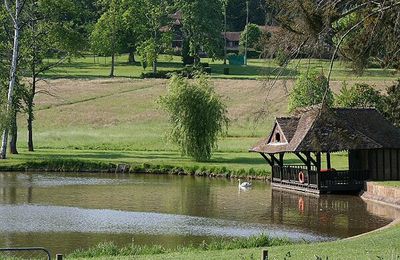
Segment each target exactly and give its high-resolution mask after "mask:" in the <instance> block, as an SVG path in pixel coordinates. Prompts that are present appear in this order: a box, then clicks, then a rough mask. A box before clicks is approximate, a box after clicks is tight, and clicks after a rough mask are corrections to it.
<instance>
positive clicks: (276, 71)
mask: <svg viewBox="0 0 400 260" xmlns="http://www.w3.org/2000/svg"><path fill="white" fill-rule="evenodd" d="M127 61H128V55H126V54H125V55H120V56H118V57H117V62H116V68H115V73H116V75H117V77H130V78H139V77H140V75H141V74H142V73H143V72H149V71H151V69H150V68H147V70H146V71H145V70H143V68H142V66H141V64H140V63H139V62H137V63H134V64H128V63H127ZM50 62H51V60H50ZM201 62H206V63H209V64H210V66H211V69H212V74H211V75H212V77H213V78H224V79H261V78H265V77H267V78H274V77H276V76H278V75H279V76H280V77H281V78H295V77H296V76H297V75H298V74H299V73H300V72H302V71H305V70H307V69H308V68H309V67H310V66H311V67H319V68H321V69H322V70H324V71H328V70H329V65H330V64H329V63H330V61H328V60H317V59H312V60H308V59H304V60H293V61H292V62H291V63H290V64H289V65H288V66H287V67H286V68H285V69H281V68H280V67H278V66H277V65H276V63H275V61H274V60H270V59H268V60H264V59H249V60H248V66H232V65H223V64H222V61H221V60H211V59H208V58H203V59H202V60H201ZM158 65H159V70H160V71H175V70H179V69H182V68H183V65H182V59H181V57H179V56H172V57H171V56H167V55H161V57H160V59H159V62H158ZM110 66H111V58H110V57H94V56H90V55H88V56H86V57H82V58H76V59H72V60H71V62H69V63H65V64H63V65H62V66H60V67H57V68H55V69H53V70H51V71H49V72H48V73H47V74H46V77H48V78H99V77H108V75H109V73H110ZM224 67H228V68H229V70H230V74H229V75H224V74H223V71H224ZM350 77H353V78H354V77H356V78H359V79H360V80H382V79H395V78H396V77H399V74H397V75H396V72H395V70H383V69H380V68H370V69H367V70H366V71H365V72H364V74H363V75H361V76H360V77H357V76H356V75H354V73H353V72H352V71H351V69H350V67H349V65H347V64H346V63H345V62H335V65H334V71H333V74H332V78H333V79H335V80H344V79H348V78H350Z"/></svg>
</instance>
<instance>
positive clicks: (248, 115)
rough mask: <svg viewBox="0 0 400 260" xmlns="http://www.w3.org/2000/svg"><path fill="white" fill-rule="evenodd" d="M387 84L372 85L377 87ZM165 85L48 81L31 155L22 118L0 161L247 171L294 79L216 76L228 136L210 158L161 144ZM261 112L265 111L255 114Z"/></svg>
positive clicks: (341, 160)
mask: <svg viewBox="0 0 400 260" xmlns="http://www.w3.org/2000/svg"><path fill="white" fill-rule="evenodd" d="M390 82H391V81H389V80H388V81H374V82H370V83H372V84H376V87H377V88H378V89H383V88H384V87H385V86H386V85H388V84H390ZM166 84H167V81H166V80H138V79H129V78H116V79H95V80H93V79H86V80H83V79H80V80H75V79H57V80H47V81H46V83H42V86H41V88H45V89H48V90H49V91H51V93H54V95H51V96H49V95H38V98H37V103H36V114H35V118H36V120H35V122H34V134H35V135H34V141H35V148H36V152H35V153H28V152H27V151H26V139H25V136H26V130H25V118H24V117H23V116H21V117H20V119H19V148H20V149H19V151H20V155H17V156H12V157H11V160H8V161H2V162H1V164H0V166H2V165H3V166H6V165H15V164H21V163H23V162H26V161H45V160H46V159H47V160H50V159H51V160H54V159H69V160H83V161H100V162H105V163H109V162H113V163H138V164H143V163H148V164H156V165H172V166H179V167H187V166H193V165H197V166H199V167H203V166H204V167H207V168H213V167H224V168H227V169H232V170H241V169H244V170H245V171H249V170H250V169H251V168H253V169H254V170H266V169H267V167H266V164H265V161H264V160H263V159H262V158H261V157H260V156H259V155H257V154H251V153H248V149H249V148H250V147H251V146H252V145H254V144H255V143H256V142H257V141H258V140H259V139H260V138H263V137H266V136H267V135H268V133H269V131H270V128H271V126H272V123H273V120H274V118H275V116H279V115H286V114H287V113H286V111H287V90H288V89H290V88H291V86H292V84H293V81H290V80H289V81H278V82H276V83H275V85H274V86H271V82H270V81H262V80H221V79H215V80H214V84H215V87H216V90H217V92H218V93H219V94H220V95H221V96H222V97H223V98H224V99H225V101H226V103H227V104H228V110H229V118H230V120H231V124H230V128H229V131H228V136H226V137H224V138H222V139H221V141H220V142H219V147H218V149H217V151H216V153H215V155H214V156H213V158H212V161H211V162H209V163H194V162H193V161H192V160H190V159H188V158H185V157H183V158H182V157H181V156H180V153H179V152H178V150H177V148H176V147H175V146H174V145H173V144H171V143H169V142H167V141H166V139H165V132H166V131H167V129H168V127H169V124H168V119H167V115H166V114H165V113H163V112H162V111H161V110H160V109H159V107H158V105H157V102H156V100H157V99H158V98H159V96H160V95H163V94H165V93H166ZM340 86H341V82H338V81H335V82H332V87H333V89H334V91H336V92H337V91H338V89H339V88H340ZM260 111H263V113H261V116H259V117H258V116H257V115H259V113H258V112H260ZM256 118H258V120H255V119H256ZM287 159H288V160H293V159H294V158H293V157H292V156H288V157H287ZM333 166H334V167H336V168H338V169H340V168H343V167H344V168H345V167H346V157H345V156H343V155H342V154H336V155H334V157H333Z"/></svg>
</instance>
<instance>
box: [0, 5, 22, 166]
mask: <svg viewBox="0 0 400 260" xmlns="http://www.w3.org/2000/svg"><path fill="white" fill-rule="evenodd" d="M4 3H5V6H6V8H7V11H8V12H9V13H10V15H11V18H12V20H13V24H14V45H13V55H12V60H11V69H10V82H9V86H8V97H7V115H9V114H10V112H11V109H12V106H13V103H12V102H13V94H14V86H15V79H16V76H17V64H18V47H19V46H18V43H19V22H18V19H19V17H18V15H19V13H20V11H21V10H20V8H21V6H20V1H19V0H15V16H13V15H12V13H11V9H10V7H9V4H8V0H4ZM8 129H9V125H6V127H5V130H4V131H3V137H2V142H1V151H0V157H1V159H6V155H7V140H8Z"/></svg>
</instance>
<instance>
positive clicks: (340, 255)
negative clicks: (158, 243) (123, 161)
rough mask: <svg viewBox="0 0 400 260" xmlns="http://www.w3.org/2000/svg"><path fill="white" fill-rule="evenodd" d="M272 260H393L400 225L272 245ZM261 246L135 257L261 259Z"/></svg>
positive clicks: (121, 258)
mask: <svg viewBox="0 0 400 260" xmlns="http://www.w3.org/2000/svg"><path fill="white" fill-rule="evenodd" d="M268 250H269V257H270V259H293V260H294V259H299V260H303V259H348V260H358V259H367V260H368V259H371V260H372V259H389V260H396V259H399V257H400V226H399V225H397V226H393V227H390V228H388V229H385V230H381V231H377V232H374V233H370V234H368V235H365V236H361V237H357V238H354V239H350V240H339V241H334V242H324V243H313V244H296V245H283V246H270V247H268ZM260 255H261V249H260V248H250V249H248V248H241V249H231V250H228V249H223V250H211V251H207V250H202V251H199V250H186V251H180V252H174V253H162V254H152V255H137V256H135V258H134V259H227V260H228V259H229V260H230V259H259V257H260ZM79 259H96V260H100V259H101V260H103V259H119V260H125V259H132V256H115V257H110V256H99V257H95V258H90V257H81V258H79Z"/></svg>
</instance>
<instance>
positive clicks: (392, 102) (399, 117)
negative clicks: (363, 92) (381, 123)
mask: <svg viewBox="0 0 400 260" xmlns="http://www.w3.org/2000/svg"><path fill="white" fill-rule="evenodd" d="M386 91H387V95H386V96H384V97H383V108H382V110H383V113H384V115H385V116H386V118H387V119H388V120H390V121H391V122H392V123H393V124H394V125H395V126H397V127H400V102H399V100H400V79H398V80H397V82H396V83H395V84H393V85H392V86H390V87H388V88H387V90H386Z"/></svg>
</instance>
